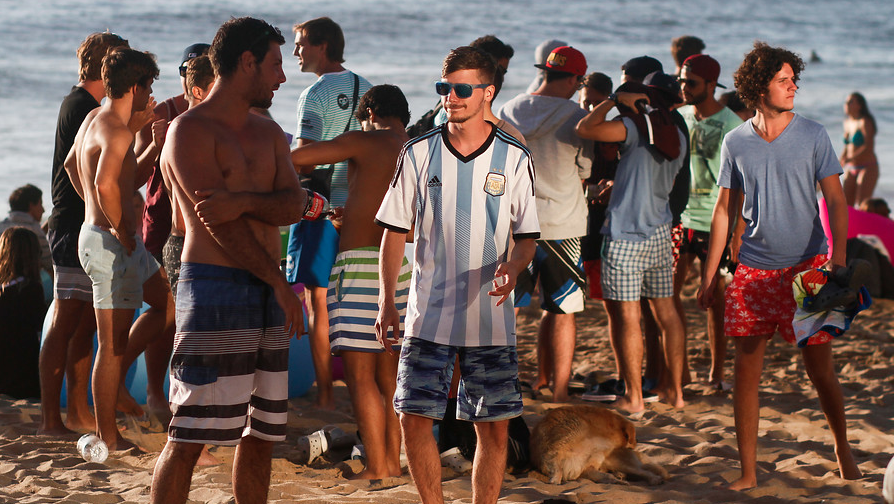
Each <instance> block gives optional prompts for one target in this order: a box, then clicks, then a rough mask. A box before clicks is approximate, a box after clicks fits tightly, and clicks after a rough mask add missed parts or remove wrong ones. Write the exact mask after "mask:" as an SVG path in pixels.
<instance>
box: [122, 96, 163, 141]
mask: <svg viewBox="0 0 894 504" xmlns="http://www.w3.org/2000/svg"><path fill="white" fill-rule="evenodd" d="M155 105H156V103H155V97H154V96H150V97H149V103H147V104H146V108H145V109H143V110H140V111H138V112H134V113H133V115H131V116H130V121H127V129H129V130H130V131H131V132H132V133H133V134H134V135H136V134H137V133H139V132H140V130H141V129H143V128H144V127H145V126H146V125H147V124H149V123H151V122H153V121H155V120H156V119H158V117H156V116H155V112H154V110H155Z"/></svg>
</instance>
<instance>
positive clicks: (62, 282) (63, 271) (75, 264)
mask: <svg viewBox="0 0 894 504" xmlns="http://www.w3.org/2000/svg"><path fill="white" fill-rule="evenodd" d="M80 233H81V225H80V224H78V225H77V226H76V227H60V228H59V229H50V230H49V231H48V232H47V241H48V242H49V244H50V253H51V254H52V255H53V297H54V298H55V299H78V300H81V301H89V302H91V303H92V302H93V282H92V281H91V280H90V277H89V276H87V272H85V271H84V268H83V267H82V266H81V260H80V258H78V238H79V236H80Z"/></svg>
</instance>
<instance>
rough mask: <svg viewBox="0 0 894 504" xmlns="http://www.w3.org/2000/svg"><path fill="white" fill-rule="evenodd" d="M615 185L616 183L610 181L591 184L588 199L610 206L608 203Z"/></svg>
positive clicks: (605, 180)
mask: <svg viewBox="0 0 894 504" xmlns="http://www.w3.org/2000/svg"><path fill="white" fill-rule="evenodd" d="M614 185H615V182H614V181H613V180H609V179H602V180H600V181H599V183H597V184H590V186H589V187H588V188H587V197H588V198H589V199H590V201H591V202H593V203H599V204H600V205H608V201H609V199H610V198H611V196H612V186H614Z"/></svg>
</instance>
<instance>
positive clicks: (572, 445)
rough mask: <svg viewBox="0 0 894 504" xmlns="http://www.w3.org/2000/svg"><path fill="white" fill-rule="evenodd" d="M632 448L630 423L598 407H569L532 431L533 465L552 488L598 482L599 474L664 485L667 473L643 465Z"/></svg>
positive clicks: (633, 430)
mask: <svg viewBox="0 0 894 504" xmlns="http://www.w3.org/2000/svg"><path fill="white" fill-rule="evenodd" d="M635 447H636V428H635V427H634V426H633V422H631V421H630V420H627V419H626V418H624V417H622V416H621V415H619V414H617V413H615V412H614V411H611V410H608V409H605V408H600V407H597V406H590V405H586V404H581V405H575V406H567V407H564V408H558V409H554V410H552V411H550V412H549V413H547V414H546V416H544V417H543V420H541V421H540V423H538V424H537V426H536V427H534V432H533V434H532V435H531V463H532V464H533V465H534V467H535V468H537V469H539V470H540V472H542V473H543V474H545V475H547V476H549V478H550V483H556V484H558V483H561V482H563V481H568V480H575V479H578V478H580V477H581V476H583V477H584V478H588V479H592V480H598V479H600V474H599V473H600V472H617V473H623V474H624V475H627V476H633V477H636V478H637V479H643V480H645V481H647V482H648V483H649V484H651V485H655V484H658V483H661V482H662V481H664V480H665V479H666V478H667V471H665V470H664V469H663V468H662V467H660V466H657V465H655V464H650V463H643V461H642V459H641V457H640V455H639V453H637V452H636V451H634V448H635Z"/></svg>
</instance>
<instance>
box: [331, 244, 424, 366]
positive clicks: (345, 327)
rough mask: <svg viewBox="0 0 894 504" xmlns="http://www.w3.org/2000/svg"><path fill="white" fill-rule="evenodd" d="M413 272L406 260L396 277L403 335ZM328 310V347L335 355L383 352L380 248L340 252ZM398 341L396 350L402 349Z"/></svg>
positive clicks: (398, 309)
mask: <svg viewBox="0 0 894 504" xmlns="http://www.w3.org/2000/svg"><path fill="white" fill-rule="evenodd" d="M412 275H413V272H412V269H411V267H410V263H409V262H408V261H407V258H406V257H404V258H403V262H402V264H401V267H400V273H399V274H398V277H397V286H396V287H397V292H396V294H395V302H396V304H397V311H398V312H399V313H400V330H401V334H403V330H404V315H405V314H406V311H407V296H408V295H409V293H410V278H411V277H412ZM326 303H327V305H328V309H329V346H330V348H331V350H332V353H334V354H338V353H340V352H341V351H343V350H351V351H355V352H375V353H378V352H382V351H384V350H385V349H384V348H383V347H382V344H381V343H379V342H378V340H376V316H377V315H378V314H379V247H361V248H356V249H353V250H347V251H344V252H339V254H338V256H337V257H336V258H335V264H334V265H333V266H332V273H331V275H330V276H329V291H328V292H327V295H326ZM401 341H402V339H401V340H398V342H397V344H396V345H393V347H394V348H399V346H400V343H401Z"/></svg>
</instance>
